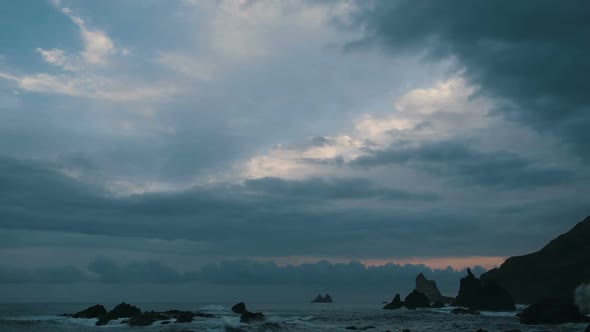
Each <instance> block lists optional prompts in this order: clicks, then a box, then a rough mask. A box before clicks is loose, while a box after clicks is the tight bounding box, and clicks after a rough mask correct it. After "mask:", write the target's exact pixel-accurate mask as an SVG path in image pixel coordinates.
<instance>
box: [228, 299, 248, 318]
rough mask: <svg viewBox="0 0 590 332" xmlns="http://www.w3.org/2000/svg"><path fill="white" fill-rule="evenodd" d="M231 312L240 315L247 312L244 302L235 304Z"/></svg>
mask: <svg viewBox="0 0 590 332" xmlns="http://www.w3.org/2000/svg"><path fill="white" fill-rule="evenodd" d="M231 311H233V312H235V313H236V314H240V315H241V314H243V313H245V312H246V311H247V310H246V304H245V303H244V302H240V303H236V304H234V306H233V307H231Z"/></svg>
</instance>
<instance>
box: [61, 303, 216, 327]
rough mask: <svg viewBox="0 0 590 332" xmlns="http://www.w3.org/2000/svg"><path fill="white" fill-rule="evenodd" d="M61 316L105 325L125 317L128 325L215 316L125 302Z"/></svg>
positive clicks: (124, 321)
mask: <svg viewBox="0 0 590 332" xmlns="http://www.w3.org/2000/svg"><path fill="white" fill-rule="evenodd" d="M63 316H69V317H76V318H98V321H97V322H96V325H97V326H102V325H107V324H108V323H109V322H110V321H112V320H115V319H120V318H127V319H126V320H123V321H121V323H122V324H129V326H148V325H152V324H154V323H155V322H159V321H161V322H162V324H169V323H171V322H172V321H174V322H175V323H188V322H191V321H192V320H193V318H195V317H200V318H212V317H215V316H213V315H211V314H205V313H200V312H193V311H182V310H168V311H163V312H156V311H147V312H142V311H141V309H139V308H138V307H135V306H133V305H130V304H127V303H125V302H123V303H121V304H119V305H117V306H116V307H115V308H113V310H111V311H109V312H107V310H106V309H105V308H104V307H103V306H102V305H100V304H97V305H95V306H92V307H89V308H87V309H85V310H83V311H80V312H77V313H75V314H66V315H63Z"/></svg>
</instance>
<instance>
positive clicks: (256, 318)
mask: <svg viewBox="0 0 590 332" xmlns="http://www.w3.org/2000/svg"><path fill="white" fill-rule="evenodd" d="M262 321H264V314H262V313H261V312H250V311H246V312H245V313H243V314H242V315H241V316H240V322H242V323H253V322H262Z"/></svg>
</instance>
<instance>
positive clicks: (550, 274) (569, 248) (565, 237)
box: [481, 217, 590, 304]
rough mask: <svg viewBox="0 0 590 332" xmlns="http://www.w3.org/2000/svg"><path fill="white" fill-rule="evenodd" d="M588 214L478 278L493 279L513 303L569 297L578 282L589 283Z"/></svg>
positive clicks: (589, 230)
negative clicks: (541, 244)
mask: <svg viewBox="0 0 590 332" xmlns="http://www.w3.org/2000/svg"><path fill="white" fill-rule="evenodd" d="M588 239H590V217H587V218H586V219H584V220H583V221H581V222H579V223H578V224H577V225H576V226H574V227H573V228H572V229H571V230H570V231H568V232H567V233H565V234H562V235H560V236H558V237H557V238H555V239H554V240H552V241H551V242H549V244H547V245H546V246H545V247H544V248H543V249H541V250H539V251H537V252H534V253H532V254H528V255H524V256H515V257H510V258H508V259H507V260H506V261H505V262H504V263H503V264H502V265H501V266H500V268H497V269H493V270H491V271H489V272H487V273H484V274H483V275H482V276H481V278H482V279H484V280H486V279H490V280H495V281H496V282H497V283H498V284H500V285H501V286H503V287H504V288H506V289H507V290H508V292H510V294H511V295H512V297H513V298H514V300H515V301H516V303H523V304H530V303H534V302H536V301H537V300H540V299H542V298H557V297H562V296H571V294H573V292H574V290H575V289H576V287H577V286H578V285H580V284H581V283H588V282H590V269H589V268H588V262H590V241H589V240H588Z"/></svg>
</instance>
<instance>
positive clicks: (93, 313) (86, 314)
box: [65, 304, 107, 318]
mask: <svg viewBox="0 0 590 332" xmlns="http://www.w3.org/2000/svg"><path fill="white" fill-rule="evenodd" d="M106 314H107V309H105V307H104V306H102V305H100V304H96V305H93V306H92V307H88V308H86V309H84V310H82V311H79V312H77V313H75V314H72V315H65V316H70V317H74V318H98V317H101V316H104V315H106Z"/></svg>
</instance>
